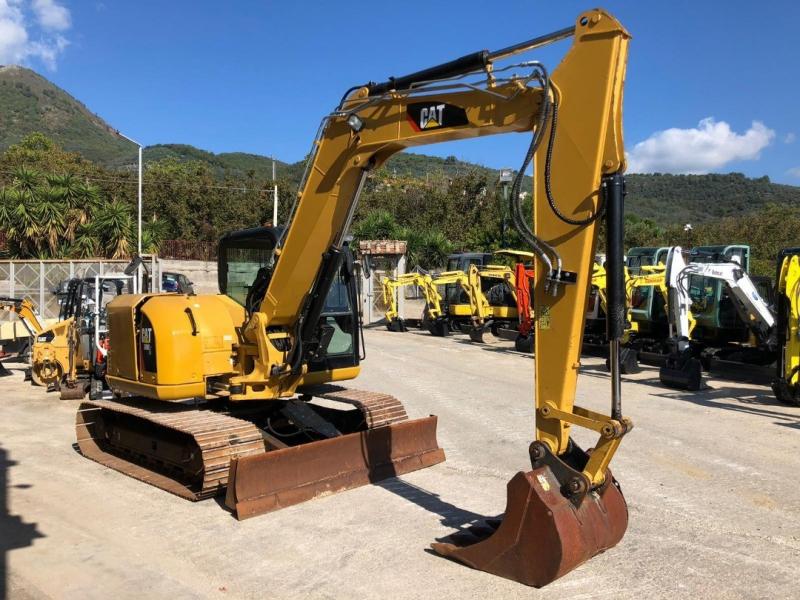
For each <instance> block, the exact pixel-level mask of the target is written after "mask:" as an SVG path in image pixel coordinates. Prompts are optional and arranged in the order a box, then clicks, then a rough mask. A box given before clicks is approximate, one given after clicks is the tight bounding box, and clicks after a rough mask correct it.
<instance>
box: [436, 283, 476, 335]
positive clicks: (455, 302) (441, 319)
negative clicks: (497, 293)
mask: <svg viewBox="0 0 800 600" xmlns="http://www.w3.org/2000/svg"><path fill="white" fill-rule="evenodd" d="M431 283H432V284H433V286H434V287H435V288H437V295H436V296H432V300H433V302H432V303H431V306H430V307H428V323H427V328H428V331H430V332H431V334H432V335H435V336H437V337H446V336H448V335H449V334H450V331H451V329H458V330H459V331H460V330H461V326H462V325H465V324H467V323H469V322H470V320H471V319H472V313H473V306H472V289H471V288H470V283H469V275H467V273H466V272H465V271H460V270H456V271H444V272H442V273H439V274H438V275H437V276H436V277H434V278H433V281H432V282H431ZM448 286H453V287H452V291H451V292H450V293H449V294H448V293H447V292H446V291H447V288H448ZM439 287H444V289H445V295H446V297H447V303H446V304H444V305H443V304H442V299H443V298H442V295H441V294H439V293H438V288H439Z"/></svg>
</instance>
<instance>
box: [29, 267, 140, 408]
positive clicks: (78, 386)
mask: <svg viewBox="0 0 800 600" xmlns="http://www.w3.org/2000/svg"><path fill="white" fill-rule="evenodd" d="M133 286H134V280H133V277H132V276H130V275H125V274H122V273H119V274H106V275H96V276H94V277H76V278H73V279H70V280H69V282H68V283H67V289H66V293H65V294H64V297H63V298H62V300H61V306H60V310H59V317H58V321H57V322H56V323H53V324H52V325H49V326H47V327H43V328H41V329H40V330H39V332H38V333H37V335H36V337H35V338H34V344H33V348H32V350H31V381H32V383H33V384H34V385H41V386H47V387H48V388H50V389H58V390H59V392H60V396H61V399H62V400H76V399H81V398H83V396H84V395H85V394H86V390H87V389H88V388H89V387H90V386H91V385H92V383H93V382H94V381H97V378H95V377H94V375H95V371H96V368H97V367H98V366H99V363H104V361H105V353H106V350H107V348H106V347H107V344H108V342H107V339H106V331H105V329H106V327H105V326H106V323H105V321H106V311H105V308H104V307H105V305H106V304H107V303H108V302H109V300H110V298H113V297H115V296H117V295H119V294H124V293H127V292H132V291H133V290H134V287H133Z"/></svg>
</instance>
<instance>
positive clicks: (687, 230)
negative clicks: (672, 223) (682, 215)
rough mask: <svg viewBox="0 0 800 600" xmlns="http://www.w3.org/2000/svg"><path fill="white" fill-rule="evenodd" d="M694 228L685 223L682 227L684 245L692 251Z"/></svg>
mask: <svg viewBox="0 0 800 600" xmlns="http://www.w3.org/2000/svg"><path fill="white" fill-rule="evenodd" d="M693 230H694V228H693V227H692V224H691V223H687V224H686V225H684V226H683V232H684V233H685V234H686V244H687V245H688V247H689V249H690V250H691V249H692V231H693Z"/></svg>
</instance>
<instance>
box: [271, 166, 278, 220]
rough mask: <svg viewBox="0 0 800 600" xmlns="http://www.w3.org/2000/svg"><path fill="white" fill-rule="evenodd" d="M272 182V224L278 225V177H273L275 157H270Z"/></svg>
mask: <svg viewBox="0 0 800 600" xmlns="http://www.w3.org/2000/svg"><path fill="white" fill-rule="evenodd" d="M272 184H273V185H274V186H275V187H274V188H273V198H272V226H273V227H277V226H278V179H277V178H276V177H275V157H274V156H273V157H272Z"/></svg>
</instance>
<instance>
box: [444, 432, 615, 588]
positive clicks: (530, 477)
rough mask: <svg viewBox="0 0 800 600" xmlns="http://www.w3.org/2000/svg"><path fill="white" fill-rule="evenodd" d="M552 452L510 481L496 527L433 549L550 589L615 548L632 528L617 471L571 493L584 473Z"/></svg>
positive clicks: (574, 448)
mask: <svg viewBox="0 0 800 600" xmlns="http://www.w3.org/2000/svg"><path fill="white" fill-rule="evenodd" d="M537 444H538V443H537V442H534V444H533V445H532V454H533V447H534V446H536V445H537ZM569 454H571V456H570V457H568V460H569V461H570V462H572V460H573V459H574V458H578V459H580V458H581V457H580V455H581V454H582V455H583V456H584V457H586V456H588V455H587V454H586V453H584V452H583V451H581V450H580V449H579V448H577V446H574V444H573V446H572V449H571V450H570V451H569ZM547 455H548V456H546V457H545V458H544V459H542V460H538V461H534V469H533V470H532V471H528V472H522V471H521V472H519V473H517V474H516V475H515V476H514V477H513V478H512V479H511V481H509V482H508V486H507V493H508V499H507V502H506V511H505V513H504V515H503V517H502V519H500V520H491V519H490V520H487V526H488V529H487V528H486V527H484V528H476V529H474V530H473V531H472V532H470V533H469V534H463V533H459V534H454V535H452V536H450V542H449V543H445V542H440V543H435V544H432V548H433V550H434V551H435V552H436V553H438V554H440V555H442V556H445V557H447V558H451V559H453V560H456V561H458V562H461V563H463V564H465V565H468V566H470V567H472V568H474V569H480V570H481V571H486V572H488V573H492V574H494V575H499V576H501V577H505V578H507V579H512V580H514V581H518V582H520V583H523V584H525V585H531V586H535V587H542V586H545V585H547V584H548V583H550V582H552V581H554V580H556V579H558V578H559V577H561V576H562V575H565V574H566V573H569V572H570V571H571V570H572V569H574V568H576V567H577V566H579V565H581V564H583V563H584V562H586V561H587V560H589V559H590V558H592V557H593V556H596V555H597V554H600V553H601V552H603V551H605V550H608V549H609V548H611V547H613V546H615V545H616V544H617V543H618V542H619V541H620V540H621V539H622V536H623V535H624V534H625V530H626V529H627V527H628V508H627V504H626V503H625V498H624V497H623V496H622V492H621V491H620V488H619V485H618V484H617V482H616V480H615V479H614V478H613V477H612V475H611V472H610V471H609V472H607V474H606V480H605V482H604V483H603V484H602V485H601V486H600V487H598V488H596V489H594V490H592V491H590V492H588V493H587V490H586V489H585V488H584V489H583V490H582V491H579V492H578V493H570V492H569V487H570V484H571V483H573V484H574V482H575V474H576V473H577V470H576V469H574V468H571V467H570V466H567V465H565V464H564V463H561V464H560V465H559V464H558V463H557V462H555V461H558V459H555V460H553V459H554V458H555V457H553V455H552V454H550V453H549V451H548V452H547ZM561 458H562V459H563V458H564V457H563V456H562V457H561ZM573 464H574V463H573ZM487 534H488V535H487Z"/></svg>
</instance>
